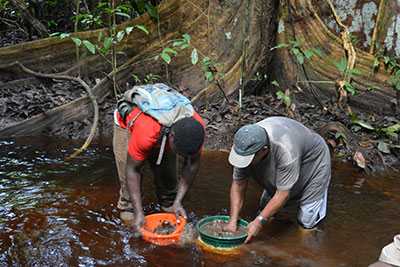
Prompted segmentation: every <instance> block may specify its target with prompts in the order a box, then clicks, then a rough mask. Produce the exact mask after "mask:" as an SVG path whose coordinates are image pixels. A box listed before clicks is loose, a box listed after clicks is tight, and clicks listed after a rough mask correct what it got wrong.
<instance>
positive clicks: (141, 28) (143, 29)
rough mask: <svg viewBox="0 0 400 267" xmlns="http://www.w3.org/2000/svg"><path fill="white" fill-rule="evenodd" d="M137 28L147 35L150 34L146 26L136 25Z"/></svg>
mask: <svg viewBox="0 0 400 267" xmlns="http://www.w3.org/2000/svg"><path fill="white" fill-rule="evenodd" d="M135 27H136V28H138V29H139V30H142V31H144V32H145V33H146V34H147V35H148V34H149V31H148V30H147V28H146V27H145V26H142V25H136V26H135Z"/></svg>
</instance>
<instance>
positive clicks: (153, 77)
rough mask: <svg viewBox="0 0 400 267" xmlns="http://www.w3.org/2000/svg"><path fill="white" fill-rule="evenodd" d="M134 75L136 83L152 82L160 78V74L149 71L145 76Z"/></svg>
mask: <svg viewBox="0 0 400 267" xmlns="http://www.w3.org/2000/svg"><path fill="white" fill-rule="evenodd" d="M132 77H133V78H134V79H135V82H136V83H143V82H144V83H151V82H153V81H157V80H158V79H159V78H160V75H157V74H153V73H149V74H147V75H146V77H145V78H143V80H142V79H140V78H139V77H138V76H137V75H135V74H133V75H132Z"/></svg>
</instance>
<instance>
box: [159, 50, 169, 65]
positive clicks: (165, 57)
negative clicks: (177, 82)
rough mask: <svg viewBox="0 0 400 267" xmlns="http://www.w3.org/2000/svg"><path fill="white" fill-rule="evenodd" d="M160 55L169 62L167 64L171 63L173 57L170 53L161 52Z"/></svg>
mask: <svg viewBox="0 0 400 267" xmlns="http://www.w3.org/2000/svg"><path fill="white" fill-rule="evenodd" d="M160 57H161V58H162V59H163V60H164V61H165V62H167V64H169V63H171V57H170V56H169V55H168V54H164V53H162V54H160Z"/></svg>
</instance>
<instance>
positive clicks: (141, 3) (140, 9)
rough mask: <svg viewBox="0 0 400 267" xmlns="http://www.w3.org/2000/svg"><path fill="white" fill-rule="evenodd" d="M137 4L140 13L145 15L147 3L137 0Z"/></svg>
mask: <svg viewBox="0 0 400 267" xmlns="http://www.w3.org/2000/svg"><path fill="white" fill-rule="evenodd" d="M135 2H136V5H137V7H138V10H139V13H143V11H144V9H145V8H146V2H144V1H141V0H135Z"/></svg>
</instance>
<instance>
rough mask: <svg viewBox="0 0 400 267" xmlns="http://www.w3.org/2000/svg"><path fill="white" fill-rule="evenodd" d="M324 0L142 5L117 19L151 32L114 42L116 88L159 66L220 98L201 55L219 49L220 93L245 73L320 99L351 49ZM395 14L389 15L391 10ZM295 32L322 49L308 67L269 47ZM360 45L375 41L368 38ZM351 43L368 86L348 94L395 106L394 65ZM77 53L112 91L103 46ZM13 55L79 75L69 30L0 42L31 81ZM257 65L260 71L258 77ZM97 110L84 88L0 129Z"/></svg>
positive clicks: (248, 79)
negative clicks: (134, 14)
mask: <svg viewBox="0 0 400 267" xmlns="http://www.w3.org/2000/svg"><path fill="white" fill-rule="evenodd" d="M374 1H375V0H374ZM332 2H333V3H334V4H335V2H336V1H332ZM367 2H371V1H367V0H365V1H364V0H363V1H358V4H360V3H367ZM375 2H376V1H375ZM287 3H289V5H287ZM314 3H315V4H314ZM319 3H320V1H315V0H313V1H311V0H292V1H278V0H254V1H249V0H247V1H245V0H233V1H229V2H227V1H201V0H170V1H165V2H163V3H162V4H161V5H160V6H159V7H158V12H159V16H160V17H159V18H160V19H159V25H158V22H157V20H154V19H152V18H150V17H149V16H148V14H144V15H142V16H141V17H139V18H136V19H134V20H131V21H129V22H126V23H124V24H121V25H118V26H117V29H116V31H117V32H118V31H120V30H123V29H125V28H126V27H129V26H136V25H143V26H145V27H146V28H147V29H148V30H149V35H146V34H145V33H144V32H143V31H141V30H138V29H135V30H134V31H133V32H132V33H131V34H130V35H129V36H128V37H126V38H124V39H123V40H122V41H121V42H120V43H118V45H117V49H118V51H120V52H123V53H124V55H120V56H118V59H117V62H118V63H119V64H118V66H117V70H116V72H115V74H116V76H117V81H118V85H119V88H121V91H124V90H125V89H127V88H129V87H131V86H132V85H134V84H135V81H134V79H133V78H132V75H133V74H135V75H137V76H139V77H145V75H147V74H149V73H151V74H157V75H161V80H160V81H161V82H168V81H169V82H170V83H171V84H173V85H179V86H183V87H184V88H188V90H187V92H188V94H189V97H190V98H192V97H194V96H196V102H195V103H194V104H195V105H197V106H203V105H206V104H207V103H208V102H210V101H211V102H212V101H218V100H219V99H221V98H222V97H223V94H222V93H221V90H220V88H219V87H218V85H217V83H216V82H215V80H214V81H212V82H210V81H208V80H207V79H205V77H204V73H203V71H202V70H201V68H202V64H201V61H202V59H203V57H204V56H211V53H215V54H216V56H214V57H213V60H214V62H219V63H223V65H220V66H218V67H217V70H218V72H221V73H224V74H225V75H226V76H227V77H226V78H224V77H218V80H217V81H218V84H219V85H220V86H221V88H222V89H223V91H224V94H226V95H227V96H228V97H230V98H236V97H237V96H238V94H239V89H240V88H242V86H241V82H242V83H243V88H244V94H250V93H253V92H257V93H265V92H266V90H270V91H274V90H276V88H274V87H273V86H271V85H270V82H271V81H273V80H277V81H278V82H279V84H280V85H281V87H280V90H286V89H287V88H293V87H294V86H300V87H302V88H304V89H306V90H304V92H303V93H301V94H300V97H301V98H303V99H304V100H307V101H311V102H313V101H315V99H316V97H315V95H313V94H312V91H311V89H313V90H314V93H316V95H317V97H318V98H320V99H322V100H326V99H329V98H331V97H333V96H335V94H336V88H335V87H334V85H333V83H334V82H335V80H336V79H337V78H338V70H337V68H336V67H335V64H334V61H338V62H339V61H340V60H341V59H342V58H346V53H345V49H344V46H343V45H344V43H343V40H342V39H341V38H340V37H339V36H340V32H333V31H332V30H330V29H328V27H327V26H326V25H325V24H324V22H323V20H324V19H325V17H326V16H329V17H332V16H333V15H332V13H329V12H330V11H329V9H327V10H325V11H324V10H322V8H323V6H324V5H319ZM337 4H338V3H336V5H337ZM383 6H384V5H383ZM387 6H388V5H386V6H384V7H385V10H386V11H387V12H388V13H390V14H392V15H396V14H397V10H389V9H388V7H387ZM288 7H289V8H290V9H289V8H288ZM289 10H290V12H289ZM326 14H328V15H326ZM390 14H385V16H386V17H389V16H390ZM290 15H291V16H290ZM291 18H292V19H291ZM385 25H386V24H384V25H383V24H382V23H378V24H377V27H380V28H379V29H380V31H378V34H377V37H376V40H378V41H380V40H382V38H383V37H382V36H384V35H385V32H386V33H388V32H389V33H390V31H389V29H388V28H387V27H389V25H392V24H388V25H387V27H386V26H385ZM347 26H348V25H347ZM381 28H382V29H381ZM158 29H159V30H158ZM99 32H102V36H103V38H104V36H108V35H109V33H108V32H107V30H106V29H101V30H96V31H90V32H81V33H76V34H73V36H75V37H77V38H79V39H81V40H89V41H90V42H92V43H95V44H96V43H97V37H98V34H99ZM183 34H190V36H191V45H192V47H191V48H186V49H185V50H182V51H179V50H178V51H179V54H178V55H174V56H172V61H171V63H170V64H169V65H168V68H166V64H165V62H163V61H161V60H160V59H159V60H158V61H155V60H154V57H155V56H156V55H159V54H160V53H161V52H162V47H168V46H169V47H170V46H171V43H170V42H169V41H170V40H173V39H177V38H182V35H183ZM371 34H372V31H371ZM294 36H296V39H297V40H301V39H300V38H304V41H302V43H303V47H305V48H317V49H319V50H321V51H322V52H323V57H317V56H313V57H311V58H310V59H307V60H306V61H305V63H304V70H305V71H304V70H303V69H302V68H299V69H296V68H298V65H297V64H296V59H295V57H294V56H293V54H291V53H289V52H288V51H287V50H286V49H276V50H273V51H274V52H273V53H272V52H271V50H270V48H271V47H273V46H274V45H275V44H276V43H289V42H290V41H293V40H294ZM99 45H102V43H100V44H99ZM193 47H195V48H196V49H197V50H198V51H199V52H200V58H199V61H200V62H199V63H198V64H196V65H192V63H191V60H190V55H191V52H192V49H193ZM364 49H365V50H366V51H369V47H367V48H364ZM244 51H245V52H246V53H244ZM355 52H356V61H355V68H357V69H359V70H361V71H362V74H361V75H356V76H355V78H354V79H353V84H354V85H355V86H356V89H357V90H358V91H359V92H366V93H365V94H364V95H363V96H362V97H361V96H360V97H352V98H351V99H350V102H349V104H350V105H351V106H352V107H355V108H359V109H363V110H369V111H371V112H375V113H380V114H392V113H393V104H392V102H391V100H392V99H393V98H395V97H396V94H395V91H394V90H393V88H392V85H391V84H390V82H388V81H389V80H390V79H389V76H390V73H389V72H388V71H387V70H386V69H385V68H384V66H383V65H381V67H380V68H379V69H378V70H374V69H373V63H374V60H375V58H374V56H373V55H371V54H370V53H368V52H365V51H364V50H362V49H361V48H357V47H356V49H355ZM80 53H81V54H82V53H86V58H87V60H86V62H85V65H84V66H82V67H83V68H85V70H86V73H87V74H88V75H89V76H90V77H93V78H100V79H101V82H100V83H99V84H98V85H96V86H95V87H94V88H93V94H94V96H95V97H96V98H97V101H98V102H99V103H101V102H102V101H103V99H104V98H105V97H107V96H109V95H110V92H112V89H111V88H112V84H111V83H110V82H109V78H107V77H112V75H113V73H112V72H111V70H112V68H111V65H110V64H109V63H108V62H107V61H105V60H104V59H103V58H102V57H101V56H99V55H98V54H95V55H91V54H89V53H88V52H87V51H85V50H84V49H82V48H81V51H80ZM15 60H18V61H20V62H21V63H22V64H23V65H24V66H26V67H28V68H30V69H32V70H34V71H37V72H43V73H64V74H69V75H76V59H75V45H74V43H73V42H72V41H71V40H70V39H68V38H64V39H62V40H58V39H57V38H55V37H54V38H47V39H43V40H40V41H34V42H29V43H24V44H21V45H16V46H10V47H5V48H1V49H0V62H1V63H0V69H2V71H1V72H0V75H2V76H7V77H13V78H14V79H15V80H18V82H33V81H35V79H34V78H30V77H27V75H26V74H25V73H21V71H20V70H19V69H17V68H16V67H11V68H10V67H8V66H9V64H10V63H13V62H14V61H15ZM256 73H258V77H261V79H253V78H254V75H255V74H256ZM105 74H107V75H105ZM106 76H107V77H106ZM167 77H169V80H167ZM15 80H14V81H11V82H7V83H5V84H0V89H1V88H2V87H5V86H10V85H11V84H12V83H13V84H16V83H17V82H16V81H15ZM314 81H318V82H320V81H323V82H324V83H314ZM325 82H327V83H325ZM310 84H312V87H311V86H310ZM374 85H378V86H380V88H381V90H375V91H372V92H367V90H368V88H369V87H371V86H374ZM307 88H308V90H307ZM70 108H73V111H72V112H70V111H69V110H70ZM91 111H92V110H91V105H90V102H89V100H88V98H87V97H83V98H80V99H77V100H75V101H73V102H72V103H69V104H67V105H66V107H59V108H56V109H54V110H50V111H48V112H46V113H45V114H41V115H38V116H35V117H33V118H30V119H27V120H26V121H24V122H21V123H19V124H16V125H14V126H11V127H8V128H7V129H3V130H1V131H0V136H2V137H4V136H10V135H27V134H41V133H42V132H43V131H45V130H49V129H50V130H54V129H57V128H60V127H61V126H62V125H63V124H65V123H68V122H71V121H75V120H82V119H83V118H85V117H86V116H87V114H88V112H91ZM27 122H29V123H36V124H37V127H33V129H30V130H29V131H25V130H23V126H22V125H24V124H26V123H27Z"/></svg>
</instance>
